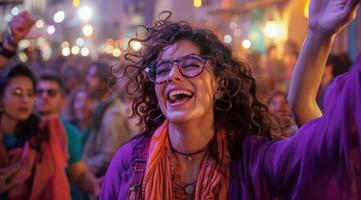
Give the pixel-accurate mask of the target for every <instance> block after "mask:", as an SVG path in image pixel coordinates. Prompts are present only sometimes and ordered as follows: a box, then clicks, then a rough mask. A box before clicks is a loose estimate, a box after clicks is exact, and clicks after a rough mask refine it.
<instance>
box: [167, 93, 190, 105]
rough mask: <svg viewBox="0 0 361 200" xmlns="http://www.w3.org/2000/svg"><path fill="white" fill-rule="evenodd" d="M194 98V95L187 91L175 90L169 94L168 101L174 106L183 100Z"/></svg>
mask: <svg viewBox="0 0 361 200" xmlns="http://www.w3.org/2000/svg"><path fill="white" fill-rule="evenodd" d="M193 96H194V95H193V93H192V92H190V91H187V90H173V91H171V92H169V94H168V97H167V99H168V101H169V103H171V104H173V103H176V102H180V101H183V100H188V99H190V98H192V97H193Z"/></svg>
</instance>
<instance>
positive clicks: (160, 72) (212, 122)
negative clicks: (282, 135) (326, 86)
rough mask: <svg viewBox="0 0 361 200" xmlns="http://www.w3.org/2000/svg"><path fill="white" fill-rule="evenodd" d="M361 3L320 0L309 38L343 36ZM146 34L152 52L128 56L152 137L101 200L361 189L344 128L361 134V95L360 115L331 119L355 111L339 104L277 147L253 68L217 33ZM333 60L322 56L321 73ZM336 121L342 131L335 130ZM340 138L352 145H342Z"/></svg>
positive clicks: (356, 84)
mask: <svg viewBox="0 0 361 200" xmlns="http://www.w3.org/2000/svg"><path fill="white" fill-rule="evenodd" d="M358 2H359V0H346V1H345V0H337V1H328V0H317V1H316V0H313V1H312V2H311V6H315V4H317V6H320V7H321V8H322V9H316V10H315V9H314V10H313V12H311V13H310V19H312V20H314V22H316V23H315V24H314V27H313V28H314V29H313V30H314V32H315V33H314V34H309V37H311V38H312V39H315V38H320V36H322V37H325V38H328V37H333V35H334V34H335V33H336V32H337V31H338V30H339V27H342V26H344V25H345V24H346V23H347V22H349V21H350V20H351V16H352V11H354V10H355V9H356V4H357V3H358ZM315 11H316V12H318V13H317V14H319V13H320V15H321V16H323V17H319V16H318V15H316V14H315ZM331 16H338V17H340V18H342V20H332V17H331ZM328 18H329V20H328ZM324 28H327V29H326V30H328V31H327V32H324V31H323V30H324ZM146 30H147V31H146V35H145V37H144V38H142V39H136V40H137V41H139V42H141V43H142V44H143V49H142V50H141V51H140V52H128V54H127V55H126V56H125V58H126V59H127V63H128V65H127V67H126V72H125V75H126V76H127V77H129V78H130V81H129V82H128V83H129V84H128V89H129V90H128V92H129V93H130V94H131V95H132V96H133V98H134V102H133V112H134V113H135V114H136V115H137V116H139V117H140V120H141V122H142V123H143V124H145V130H144V132H143V133H142V134H140V135H139V136H138V137H136V138H134V139H133V140H131V141H130V142H129V143H127V144H126V145H124V146H123V147H121V148H120V150H119V151H118V153H117V154H116V156H115V157H114V158H113V161H112V163H111V164H110V166H109V168H108V171H107V175H106V177H105V180H104V184H103V188H102V193H101V199H227V198H228V199H275V198H281V199H350V195H351V190H353V189H360V186H361V185H360V184H359V178H357V177H356V176H357V175H356V174H355V173H356V172H355V171H353V169H359V168H360V167H361V164H360V162H359V161H360V157H357V156H356V155H359V153H360V152H359V148H360V146H359V144H353V146H352V147H353V148H354V147H356V148H357V151H353V154H354V155H353V156H352V159H351V157H349V156H350V154H347V153H349V150H350V145H351V144H349V141H351V140H349V139H350V138H347V137H348V136H349V132H347V131H346V130H342V132H341V130H340V127H344V128H346V129H347V130H351V129H352V130H353V132H352V133H355V134H356V136H359V134H360V130H359V129H360V127H361V121H360V119H361V116H360V113H361V110H360V107H361V104H360V103H361V101H360V98H361V94H360V93H357V94H356V96H353V97H352V98H348V99H347V100H349V101H344V102H342V103H344V104H348V103H352V105H353V106H354V107H355V108H357V109H355V111H354V112H355V113H358V114H357V115H351V116H348V118H347V119H344V120H342V121H341V123H339V124H337V123H338V121H337V123H336V121H333V119H332V118H331V117H329V116H331V115H333V112H340V116H344V115H341V114H344V113H346V112H347V111H346V110H343V107H342V106H341V105H340V104H334V105H333V106H334V109H336V111H334V110H333V112H330V113H329V114H325V116H324V117H322V118H320V119H319V120H315V121H313V122H310V123H309V124H307V125H304V127H303V128H302V129H301V130H299V131H298V133H296V134H295V135H294V136H292V137H290V138H288V139H285V140H278V141H272V140H271V139H270V138H271V136H270V133H271V130H272V129H273V125H272V116H271V114H270V113H269V111H268V110H267V108H266V106H265V105H263V104H262V103H260V102H259V101H258V100H257V98H256V95H255V90H256V86H255V81H254V79H253V77H252V75H251V73H250V69H249V66H248V65H247V64H245V63H243V62H241V61H238V60H237V59H236V58H235V57H234V55H233V54H232V51H231V50H230V49H229V47H227V46H226V45H224V44H223V43H222V42H220V40H219V39H218V38H217V37H216V36H215V34H213V33H212V32H211V31H209V30H206V29H197V28H194V27H192V26H191V25H189V24H188V23H186V22H178V23H175V22H170V21H168V20H167V17H166V18H165V19H163V20H158V21H156V23H155V24H154V25H153V26H152V27H146ZM317 36H319V37H317ZM325 38H323V39H325ZM309 39H310V38H309ZM311 41H313V40H311ZM308 42H309V41H308V40H306V43H305V47H304V49H303V52H302V54H301V56H302V58H303V59H310V55H309V53H310V52H312V51H316V52H317V50H320V51H321V50H324V49H327V48H323V47H325V46H323V45H326V46H329V45H330V44H331V42H330V43H322V44H320V45H319V47H318V48H319V49H317V48H315V46H313V45H311V47H312V48H311V47H310V45H307V44H308ZM321 47H322V48H321ZM326 54H328V52H327V51H326V52H325V51H322V54H315V52H313V53H312V55H318V56H316V57H314V61H315V62H316V65H317V66H318V65H320V66H322V62H323V59H324V56H325V55H326ZM305 55H308V56H305ZM297 67H298V68H303V67H305V65H303V62H299V64H298V66H297ZM356 68H359V66H358V67H356ZM318 73H322V70H319V72H318ZM359 73H360V72H359V69H357V70H356V71H355V72H354V74H352V75H353V76H350V77H349V79H348V80H347V81H349V82H351V83H350V84H346V85H344V88H345V90H351V89H357V90H358V91H360V85H361V80H360V78H359V77H358V76H359ZM317 75H318V74H317ZM309 76H313V75H312V74H311V75H309ZM357 77H358V78H357ZM310 79H311V78H310ZM300 85H301V86H302V84H301V83H300ZM340 87H342V86H340ZM295 88H296V89H297V90H298V89H299V88H297V87H295ZM337 98H344V97H342V95H341V97H337ZM301 114H302V113H301ZM348 122H356V124H355V125H357V126H352V127H351V126H349V125H350V124H349V123H348ZM328 123H334V124H337V125H334V127H333V128H335V129H328V127H327V124H328ZM340 133H342V138H345V139H347V140H339V135H340ZM337 136H338V137H337ZM354 157H356V158H354ZM356 191H357V190H356ZM358 191H360V190H358Z"/></svg>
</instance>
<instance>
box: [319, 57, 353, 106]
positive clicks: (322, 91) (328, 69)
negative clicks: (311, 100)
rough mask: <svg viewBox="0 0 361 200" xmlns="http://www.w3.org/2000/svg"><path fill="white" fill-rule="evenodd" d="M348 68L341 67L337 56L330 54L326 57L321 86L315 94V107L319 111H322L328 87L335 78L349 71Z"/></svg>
mask: <svg viewBox="0 0 361 200" xmlns="http://www.w3.org/2000/svg"><path fill="white" fill-rule="evenodd" d="M348 68H349V67H345V66H343V65H342V63H341V60H340V57H338V56H337V55H333V54H330V55H329V56H328V58H327V61H326V66H325V70H324V72H323V76H322V81H321V85H320V88H319V89H318V92H317V105H318V107H320V109H321V111H323V102H324V97H325V95H326V92H327V89H328V87H329V86H330V85H331V83H332V81H333V80H334V79H335V78H336V76H338V75H340V74H343V73H345V72H347V71H348V70H349V69H348Z"/></svg>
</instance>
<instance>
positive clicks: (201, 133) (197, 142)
mask: <svg viewBox="0 0 361 200" xmlns="http://www.w3.org/2000/svg"><path fill="white" fill-rule="evenodd" d="M199 124H200V123H195V122H187V123H183V124H174V123H169V139H170V142H171V145H172V147H173V148H174V149H175V150H176V151H178V152H183V153H190V152H196V151H198V150H200V149H202V148H203V147H205V146H206V145H207V144H209V142H210V141H211V139H212V138H213V136H214V128H213V126H212V125H210V126H200V125H199ZM201 124H202V123H201ZM204 153H205V152H202V153H200V154H199V155H198V154H197V155H194V157H195V158H197V157H200V158H202V157H203V155H204Z"/></svg>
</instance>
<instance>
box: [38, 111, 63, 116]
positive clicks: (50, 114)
mask: <svg viewBox="0 0 361 200" xmlns="http://www.w3.org/2000/svg"><path fill="white" fill-rule="evenodd" d="M58 114H59V113H58V112H47V113H45V112H43V113H40V115H41V117H53V116H58Z"/></svg>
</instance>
